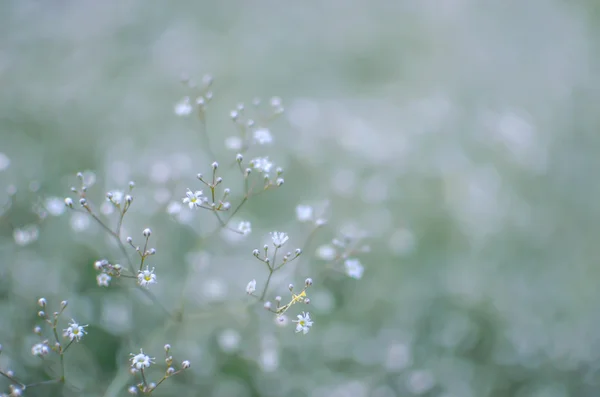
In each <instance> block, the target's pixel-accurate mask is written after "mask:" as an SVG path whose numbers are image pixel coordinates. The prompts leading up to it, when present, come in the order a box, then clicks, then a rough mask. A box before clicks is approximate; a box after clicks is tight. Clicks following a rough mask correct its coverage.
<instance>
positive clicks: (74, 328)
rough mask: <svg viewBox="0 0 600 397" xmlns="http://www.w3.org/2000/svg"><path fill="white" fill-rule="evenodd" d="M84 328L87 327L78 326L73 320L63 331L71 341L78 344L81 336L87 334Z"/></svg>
mask: <svg viewBox="0 0 600 397" xmlns="http://www.w3.org/2000/svg"><path fill="white" fill-rule="evenodd" d="M85 327H87V325H79V324H78V323H76V322H75V320H73V319H71V322H70V323H69V327H68V328H67V329H65V330H63V331H64V333H65V335H66V336H67V337H68V338H69V339H70V340H71V341H73V340H75V341H76V342H79V341H80V340H81V338H83V335H85V334H87V332H85V329H84V328H85Z"/></svg>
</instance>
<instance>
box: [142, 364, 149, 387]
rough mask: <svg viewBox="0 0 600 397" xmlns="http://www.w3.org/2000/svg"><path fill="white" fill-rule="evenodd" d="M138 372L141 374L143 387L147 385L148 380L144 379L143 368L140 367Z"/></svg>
mask: <svg viewBox="0 0 600 397" xmlns="http://www.w3.org/2000/svg"><path fill="white" fill-rule="evenodd" d="M140 374H142V382H144V389H146V387H148V381H147V380H146V375H145V374H144V368H141V369H140Z"/></svg>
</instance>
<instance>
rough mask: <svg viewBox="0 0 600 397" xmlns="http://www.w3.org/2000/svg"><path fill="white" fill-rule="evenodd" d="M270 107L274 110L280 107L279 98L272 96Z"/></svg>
mask: <svg viewBox="0 0 600 397" xmlns="http://www.w3.org/2000/svg"><path fill="white" fill-rule="evenodd" d="M270 102H271V106H272V107H274V108H278V107H281V98H280V97H278V96H274V97H272V98H271V101H270Z"/></svg>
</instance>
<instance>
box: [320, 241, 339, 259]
mask: <svg viewBox="0 0 600 397" xmlns="http://www.w3.org/2000/svg"><path fill="white" fill-rule="evenodd" d="M317 256H318V257H319V258H321V259H323V260H326V261H332V260H334V259H335V257H336V256H337V250H336V249H335V248H334V247H332V246H331V245H329V244H324V245H321V246H320V247H319V248H317Z"/></svg>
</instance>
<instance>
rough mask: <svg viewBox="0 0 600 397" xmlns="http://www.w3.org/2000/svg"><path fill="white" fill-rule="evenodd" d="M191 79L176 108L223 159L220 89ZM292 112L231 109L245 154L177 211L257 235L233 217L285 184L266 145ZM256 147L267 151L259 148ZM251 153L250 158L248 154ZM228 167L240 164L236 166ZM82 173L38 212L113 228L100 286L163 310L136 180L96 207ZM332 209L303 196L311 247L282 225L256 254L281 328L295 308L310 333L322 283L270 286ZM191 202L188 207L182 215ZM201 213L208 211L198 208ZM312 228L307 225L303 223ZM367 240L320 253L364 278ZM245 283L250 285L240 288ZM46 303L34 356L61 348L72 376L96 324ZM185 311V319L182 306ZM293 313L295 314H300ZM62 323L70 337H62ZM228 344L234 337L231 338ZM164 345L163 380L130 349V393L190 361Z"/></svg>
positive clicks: (268, 303) (273, 107) (260, 294)
mask: <svg viewBox="0 0 600 397" xmlns="http://www.w3.org/2000/svg"><path fill="white" fill-rule="evenodd" d="M183 83H184V84H185V86H186V89H188V90H189V93H188V94H187V95H186V96H184V97H183V98H182V99H180V100H179V101H177V102H176V103H175V104H174V106H173V112H174V113H175V115H177V116H181V117H186V116H190V115H192V114H196V115H197V117H198V119H199V120H200V122H201V124H202V127H203V128H202V133H203V135H204V137H205V138H206V146H207V152H208V153H210V155H211V157H212V158H211V160H214V159H215V158H216V156H214V154H213V152H212V148H211V147H210V145H209V139H208V133H207V131H206V114H205V112H206V110H207V107H208V104H209V103H210V102H211V100H212V98H213V92H212V91H211V87H212V84H213V78H212V77H211V76H210V75H206V76H204V77H203V78H202V81H201V83H200V84H197V83H196V82H193V81H192V80H190V79H188V78H185V79H183ZM283 112H284V107H283V105H282V101H281V99H280V98H279V97H272V98H271V99H270V100H269V101H268V102H267V104H266V105H264V104H263V103H262V102H261V101H260V100H259V99H255V100H253V101H252V105H251V106H249V107H246V106H245V105H244V104H238V105H237V106H236V107H235V108H234V109H233V110H231V111H230V112H229V116H230V118H231V120H232V121H233V123H234V126H235V129H236V132H237V133H236V134H235V135H232V136H229V137H227V138H226V139H225V146H226V148H227V149H230V150H234V151H235V153H236V154H235V158H231V159H230V161H231V163H230V164H229V162H226V163H225V166H224V168H221V167H220V165H219V163H218V162H217V161H213V162H212V163H211V164H210V170H209V172H208V173H207V174H206V175H203V174H197V175H196V179H197V181H199V182H196V184H197V185H198V186H195V187H193V188H192V187H190V188H187V189H186V191H185V192H180V193H178V196H179V197H180V198H179V199H177V200H176V201H173V202H171V204H169V206H168V208H167V211H168V212H169V213H171V214H175V213H181V214H187V215H189V216H190V217H192V216H195V214H197V213H204V214H209V213H212V215H207V216H214V217H215V219H216V221H218V227H217V228H216V230H214V232H217V231H220V230H229V231H231V232H234V233H236V234H238V235H240V236H248V235H250V234H251V233H252V231H253V228H252V224H251V222H250V221H248V220H239V219H237V220H235V221H234V220H233V219H234V217H235V216H236V215H237V214H239V213H240V210H241V209H242V206H243V205H244V204H245V203H247V202H248V201H249V200H250V199H252V198H254V197H255V196H257V195H259V194H262V193H264V192H265V191H269V190H273V189H276V188H279V187H281V186H283V185H284V182H285V181H284V178H283V172H284V171H283V169H282V168H281V167H278V166H277V165H276V164H275V163H274V162H273V161H272V160H271V158H270V157H269V156H268V155H266V154H264V153H261V152H260V151H262V150H264V149H265V148H266V147H267V146H269V145H272V144H274V143H275V137H274V134H273V133H272V130H271V128H270V126H269V123H270V122H271V121H273V120H275V119H276V118H277V117H278V116H279V115H281V114H282V113H283ZM250 149H252V153H253V154H252V155H248V152H249V151H250ZM255 151H258V152H257V153H256V154H254V152H255ZM245 156H247V157H248V158H245ZM232 157H233V156H232ZM228 166H229V167H230V168H227V167H228ZM223 170H225V171H227V170H231V172H233V173H235V174H238V170H239V174H238V175H239V176H238V178H239V188H238V189H237V190H236V189H231V188H230V187H225V186H226V185H225V182H224V179H223V177H224V176H227V178H228V181H227V184H229V182H230V181H229V176H228V175H229V174H228V173H226V172H223ZM233 179H237V178H233ZM77 180H78V181H79V182H78V186H77V187H72V188H71V192H72V193H73V194H72V196H73V197H66V198H65V199H64V206H63V205H62V204H61V201H62V199H58V198H54V199H52V200H46V205H45V206H41V205H40V209H39V210H38V213H39V216H40V219H42V218H44V217H45V216H47V213H50V214H55V215H59V214H61V213H62V212H63V211H64V210H65V208H68V209H70V210H71V211H72V212H73V213H74V216H73V219H76V221H74V222H73V224H72V227H73V229H74V230H83V229H84V226H85V225H87V223H86V222H89V223H91V222H95V223H96V224H97V225H98V226H99V227H100V228H101V229H102V230H103V231H104V232H106V235H107V236H108V237H109V239H111V240H112V242H113V243H114V244H115V245H116V247H117V248H118V251H117V253H116V255H118V257H117V258H115V259H116V260H114V261H113V260H112V259H111V260H109V259H99V260H96V261H95V262H94V263H93V266H94V270H95V271H96V283H97V285H98V287H101V288H108V287H111V286H113V285H114V284H119V283H127V282H131V283H132V284H133V285H135V286H136V287H139V290H140V291H142V292H143V293H144V294H145V295H146V296H147V297H149V298H151V299H153V301H154V303H155V304H157V305H159V306H161V307H162V305H160V300H158V299H157V298H156V297H155V296H154V295H153V293H154V292H155V291H154V290H153V288H152V287H153V286H154V285H155V284H157V282H158V275H157V272H156V267H154V266H152V264H154V263H152V264H151V263H148V262H150V261H152V259H153V258H150V257H153V256H154V255H156V249H155V248H152V247H151V246H150V237H151V236H152V234H153V233H152V230H151V229H150V228H145V229H143V230H142V232H141V235H142V236H143V239H142V240H141V241H138V242H137V243H136V242H134V238H133V237H124V236H123V235H124V232H123V224H124V219H125V216H126V215H127V214H128V213H130V211H131V208H132V206H133V203H134V196H133V194H134V189H135V186H136V185H135V183H134V182H129V184H128V185H127V187H126V188H125V189H114V190H111V191H108V192H106V193H105V200H103V202H102V203H101V205H99V206H98V207H96V206H94V205H93V204H92V202H91V201H90V198H89V197H88V190H89V189H90V187H91V186H92V185H93V184H94V182H95V180H96V176H95V174H94V173H93V172H88V171H85V172H79V173H77ZM184 186H185V185H184ZM190 186H191V184H190ZM231 186H233V187H235V186H236V185H235V184H234V183H232V185H231ZM179 194H181V195H179ZM166 200H169V199H168V198H167V199H166ZM166 200H165V201H166ZM232 203H233V204H232ZM185 207H187V209H186V208H185ZM321 207H323V208H321ZM326 207H327V205H325V206H319V205H316V206H314V205H309V204H306V203H303V204H299V205H297V207H296V208H295V215H296V219H297V220H298V222H300V223H302V224H304V225H308V226H309V227H310V228H311V229H310V233H309V234H308V236H307V237H306V240H305V241H304V245H302V247H303V248H295V249H293V250H290V251H287V250H285V247H286V246H289V244H290V236H289V235H288V234H287V233H285V232H282V231H272V232H271V233H270V234H269V236H268V240H267V243H266V244H264V245H263V247H262V249H258V248H257V249H254V250H253V251H252V255H253V256H254V258H256V259H257V260H258V261H260V262H262V263H263V264H264V265H265V267H266V269H267V274H266V276H265V278H264V279H260V278H259V279H260V280H261V281H260V282H257V279H256V278H255V279H252V280H251V281H249V282H248V283H247V285H246V294H248V295H249V296H250V297H252V298H253V299H255V301H256V302H257V304H258V305H257V307H258V308H260V307H261V305H262V307H263V308H264V309H266V310H267V311H268V312H270V313H272V314H274V316H273V317H274V323H275V324H276V325H277V326H281V327H285V326H287V325H288V323H289V322H290V321H289V319H288V314H289V313H292V312H295V313H296V314H295V318H296V319H295V320H292V322H293V323H294V324H295V332H296V333H301V334H303V335H305V334H307V333H308V332H309V331H310V330H311V328H312V326H313V323H314V321H313V319H312V318H311V315H310V313H309V312H308V311H300V312H299V313H298V311H296V310H295V309H297V308H298V306H296V304H309V303H310V302H311V300H310V298H309V297H308V295H307V291H308V289H309V288H310V287H311V286H312V285H313V280H312V278H306V279H305V280H304V285H303V287H302V288H300V289H299V288H295V287H294V285H293V284H289V285H288V286H287V289H288V291H289V293H290V296H289V299H283V298H282V297H281V296H274V297H273V298H272V299H270V298H267V297H268V296H272V295H271V294H272V292H270V290H269V288H270V287H272V284H274V283H275V282H274V281H273V275H274V274H275V273H277V272H279V271H280V270H281V269H283V268H284V267H285V266H287V265H288V264H290V263H292V262H294V261H297V262H296V264H295V266H296V267H297V266H298V265H299V261H298V259H299V258H300V257H301V255H302V254H303V251H304V249H307V248H311V247H312V246H309V243H310V242H311V241H312V239H313V238H314V236H315V233H316V232H317V230H319V229H321V228H322V227H323V226H324V225H326V224H327V220H326V219H327V218H326V216H325V209H326ZM46 208H47V209H46ZM182 209H183V212H181V211H182ZM196 210H198V211H197V212H196ZM199 210H204V211H199ZM206 211H208V212H206ZM75 216H77V218H75ZM233 222H236V224H235V225H234V226H231V225H232V224H233ZM305 227H306V226H303V228H305ZM38 233H39V230H38V228H37V227H34V228H31V230H30V229H25V228H21V229H15V236H14V237H15V241H16V242H17V243H19V244H21V245H25V244H28V243H29V242H30V241H34V240H35V239H37V237H38ZM211 235H212V234H211ZM363 237H364V236H352V235H348V234H345V235H343V237H341V238H336V239H333V240H332V241H331V243H330V244H326V245H322V246H321V247H319V248H318V249H317V253H316V254H317V256H318V257H320V258H321V259H324V260H326V261H328V262H329V267H330V268H331V269H333V270H338V271H343V272H345V273H346V274H347V275H348V276H350V277H352V278H355V279H360V278H361V277H362V276H363V272H364V268H363V266H362V264H361V262H360V260H359V259H357V258H356V256H357V255H358V254H359V253H364V252H367V251H368V246H366V245H361V240H362V238H363ZM138 243H139V244H138ZM132 249H133V251H132ZM102 256H104V255H102ZM111 256H112V254H111V255H107V257H111ZM132 257H133V258H132ZM261 266H262V265H261ZM257 278H258V277H257ZM262 280H264V281H262ZM241 288H242V287H241V286H240V290H241ZM38 304H39V306H40V307H41V308H42V309H41V310H40V311H39V312H38V316H39V317H40V318H42V319H43V320H44V322H45V323H46V324H47V325H49V326H50V328H51V331H52V332H48V334H49V335H50V334H51V337H47V336H48V335H46V337H44V334H45V333H44V332H43V330H42V327H40V326H36V327H35V328H34V333H35V334H36V335H39V336H40V340H39V341H38V342H37V343H35V344H33V346H32V347H31V354H32V355H34V356H37V357H40V358H44V357H46V356H48V355H49V354H52V353H55V354H57V355H59V356H60V362H61V374H60V377H59V378H58V379H56V381H57V382H63V383H64V382H65V373H64V365H63V362H64V354H65V352H66V351H67V350H68V349H69V347H70V346H72V345H76V344H77V343H78V342H81V341H82V340H83V338H84V337H85V336H86V335H87V333H88V325H87V324H86V325H84V324H81V323H80V322H78V321H76V320H75V319H73V318H71V321H70V322H68V323H67V324H66V326H65V328H61V327H59V322H60V321H59V320H60V319H61V318H62V317H61V316H62V315H63V312H64V311H65V309H66V308H67V301H63V302H61V306H60V310H59V311H56V312H53V313H52V314H48V313H47V311H46V310H47V307H46V306H47V303H46V300H45V299H44V298H40V299H39V301H38ZM163 309H164V310H165V312H166V313H167V315H170V316H172V315H173V314H172V313H170V312H169V311H168V310H167V309H165V308H163ZM290 310H291V311H290ZM178 314H179V315H180V316H183V314H182V313H178ZM290 316H291V317H292V318H293V317H294V315H291V314H290ZM173 317H174V316H173ZM61 329H62V336H63V338H62V339H61V338H59V336H58V335H59V334H60V330H61ZM233 335H234V338H233V339H235V335H236V334H233ZM238 339H239V338H238ZM225 345H227V344H226V343H225ZM0 350H1V349H0ZM164 351H165V363H166V369H165V371H164V374H163V376H162V378H160V379H158V380H156V381H155V382H152V381H150V379H149V376H148V375H149V374H148V373H147V370H148V368H150V367H151V366H152V365H155V364H156V361H155V358H154V357H151V356H149V355H147V354H146V353H144V350H143V349H140V350H139V353H137V352H136V353H131V354H130V359H129V361H130V372H131V373H132V374H135V375H139V378H140V380H139V382H138V383H137V384H135V385H132V386H130V387H129V389H128V391H129V392H130V393H131V394H140V393H142V394H146V395H148V394H151V393H152V392H153V391H154V390H156V388H157V387H158V386H160V385H161V384H162V383H163V382H164V381H165V380H166V379H167V378H169V377H171V376H173V375H176V374H179V373H181V372H182V371H184V370H186V369H188V368H189V367H190V362H189V361H188V360H184V361H182V362H181V363H180V364H179V365H175V364H174V360H173V357H172V356H171V354H170V352H171V346H170V345H168V344H167V345H165V346H164ZM265 368H266V367H265ZM0 374H1V375H4V376H5V377H6V378H8V379H9V380H11V381H12V382H13V383H14V385H13V386H12V388H11V393H12V394H11V395H20V393H22V391H23V390H25V388H26V386H27V385H25V384H24V383H21V382H20V381H18V380H17V379H16V378H15V377H14V374H13V373H12V372H10V371H2V370H0Z"/></svg>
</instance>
